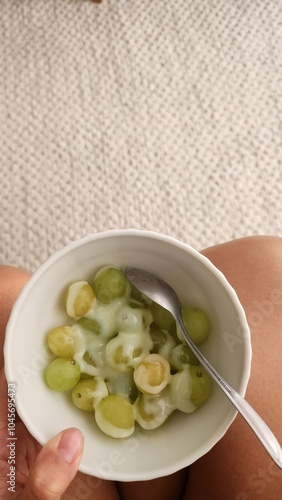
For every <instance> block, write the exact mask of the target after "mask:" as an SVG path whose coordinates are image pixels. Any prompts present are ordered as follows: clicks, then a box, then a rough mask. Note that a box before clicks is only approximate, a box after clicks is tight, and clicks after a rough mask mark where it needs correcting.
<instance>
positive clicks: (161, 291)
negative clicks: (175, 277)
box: [125, 267, 282, 468]
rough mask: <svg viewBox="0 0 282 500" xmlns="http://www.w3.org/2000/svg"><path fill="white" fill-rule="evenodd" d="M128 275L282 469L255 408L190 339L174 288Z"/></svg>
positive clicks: (131, 271)
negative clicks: (169, 320) (167, 315)
mask: <svg viewBox="0 0 282 500" xmlns="http://www.w3.org/2000/svg"><path fill="white" fill-rule="evenodd" d="M125 274H126V276H127V277H128V279H129V280H130V281H131V283H132V284H133V285H134V286H135V287H136V288H137V289H138V290H140V291H141V292H142V293H144V294H145V295H147V297H149V298H150V299H151V300H153V301H154V302H156V303H157V304H159V305H161V306H162V307H164V308H165V309H167V310H168V311H170V312H171V314H172V315H173V316H174V318H175V320H176V322H177V324H178V326H179V328H180V330H181V331H182V333H183V335H184V338H185V340H186V342H187V344H188V345H189V347H190V348H191V350H192V351H193V353H194V354H195V356H196V357H197V358H198V360H199V361H200V362H201V364H202V365H203V367H204V368H205V369H206V370H207V372H208V373H209V374H210V376H211V377H212V378H213V380H214V381H215V382H216V383H217V384H218V385H219V387H220V388H221V389H222V391H223V392H224V394H225V395H226V396H227V397H228V398H229V400H230V401H231V403H233V405H234V406H235V408H236V409H237V410H238V411H239V413H240V414H241V415H242V416H243V417H244V419H245V420H246V422H247V423H248V424H249V426H250V427H251V429H252V430H253V431H254V433H255V434H256V436H257V437H258V439H259V440H260V441H261V443H262V445H263V446H264V447H265V449H266V451H267V452H268V453H269V455H270V456H271V458H272V459H273V460H274V462H275V463H276V464H277V465H278V467H280V468H282V450H281V446H280V444H279V442H278V441H277V439H276V437H275V436H274V434H273V433H272V431H271V430H270V429H269V427H268V426H267V425H266V423H265V422H264V421H263V420H262V418H261V417H260V416H259V415H258V414H257V412H256V411H255V410H254V409H253V408H252V406H251V405H250V404H249V403H248V402H247V401H246V400H245V399H244V398H243V397H242V396H240V394H239V393H238V392H237V391H235V389H233V387H231V386H230V384H229V383H228V382H227V381H226V380H225V379H224V378H223V377H222V376H221V375H220V374H219V373H218V372H217V370H216V369H215V368H214V367H213V366H212V365H211V364H210V362H209V361H208V360H207V359H206V357H205V356H204V355H203V354H202V352H201V351H200V350H199V349H198V347H197V346H196V345H195V344H194V342H193V341H192V340H191V338H190V336H189V332H187V330H186V328H185V325H184V322H183V319H182V307H181V304H180V301H179V298H178V296H177V295H176V293H175V291H174V290H173V288H172V287H171V286H170V285H169V284H168V283H166V282H165V281H163V280H162V279H161V278H159V277H158V276H155V275H154V274H152V273H149V272H147V271H144V270H142V269H138V268H134V267H130V268H126V269H125Z"/></svg>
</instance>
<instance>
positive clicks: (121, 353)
mask: <svg viewBox="0 0 282 500" xmlns="http://www.w3.org/2000/svg"><path fill="white" fill-rule="evenodd" d="M149 341H150V339H149ZM150 345H151V344H149V345H148V338H147V337H146V335H144V337H143V338H142V337H141V338H140V333H127V332H120V333H119V334H118V335H117V336H116V337H114V338H113V339H111V340H110V341H109V342H108V343H107V345H106V359H107V363H108V364H109V365H110V366H112V367H113V368H116V369H117V370H119V371H121V372H130V371H132V369H133V368H135V367H136V366H137V365H138V363H140V361H141V360H142V359H144V358H145V357H146V356H147V355H148V354H149V347H150Z"/></svg>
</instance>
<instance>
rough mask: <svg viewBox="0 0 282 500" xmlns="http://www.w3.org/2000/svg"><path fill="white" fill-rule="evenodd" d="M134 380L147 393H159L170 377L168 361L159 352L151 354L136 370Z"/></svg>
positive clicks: (140, 389)
mask: <svg viewBox="0 0 282 500" xmlns="http://www.w3.org/2000/svg"><path fill="white" fill-rule="evenodd" d="M133 376H134V382H135V384H136V386H137V388H138V389H139V391H141V392H143V393H145V394H159V393H160V392H161V391H162V390H163V389H164V388H165V386H166V385H167V384H168V382H169V379H170V366H169V363H168V361H167V360H166V359H165V358H163V357H162V356H160V355H159V354H149V355H148V356H147V357H146V358H145V359H143V361H141V363H139V365H138V366H137V368H135V370H134V375H133Z"/></svg>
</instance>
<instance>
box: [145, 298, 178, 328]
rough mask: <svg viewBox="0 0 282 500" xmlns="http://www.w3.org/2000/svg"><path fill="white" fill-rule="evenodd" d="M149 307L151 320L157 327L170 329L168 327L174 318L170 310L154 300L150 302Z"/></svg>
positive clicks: (170, 326) (171, 324)
mask: <svg viewBox="0 0 282 500" xmlns="http://www.w3.org/2000/svg"><path fill="white" fill-rule="evenodd" d="M150 309H151V313H152V316H153V321H154V323H156V325H157V326H158V327H159V328H161V329H162V330H170V328H172V326H173V324H174V322H175V320H174V317H173V316H172V314H171V312H169V311H168V310H167V309H165V308H164V307H162V306H160V305H159V304H157V303H156V302H152V304H151V306H150Z"/></svg>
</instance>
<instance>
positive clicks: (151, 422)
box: [134, 389, 174, 430]
mask: <svg viewBox="0 0 282 500" xmlns="http://www.w3.org/2000/svg"><path fill="white" fill-rule="evenodd" d="M134 407H135V418H136V421H137V422H138V424H139V425H140V426H141V427H142V428H143V429H146V430H152V429H156V428H157V427H159V426H160V425H162V424H163V423H164V421H165V420H166V419H167V418H168V416H169V415H170V414H171V413H172V412H173V410H174V407H173V406H172V405H171V404H170V401H169V399H168V391H167V390H166V389H164V391H162V392H161V393H160V394H157V395H151V394H140V395H139V397H138V399H137V400H136V401H135V404H134Z"/></svg>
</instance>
